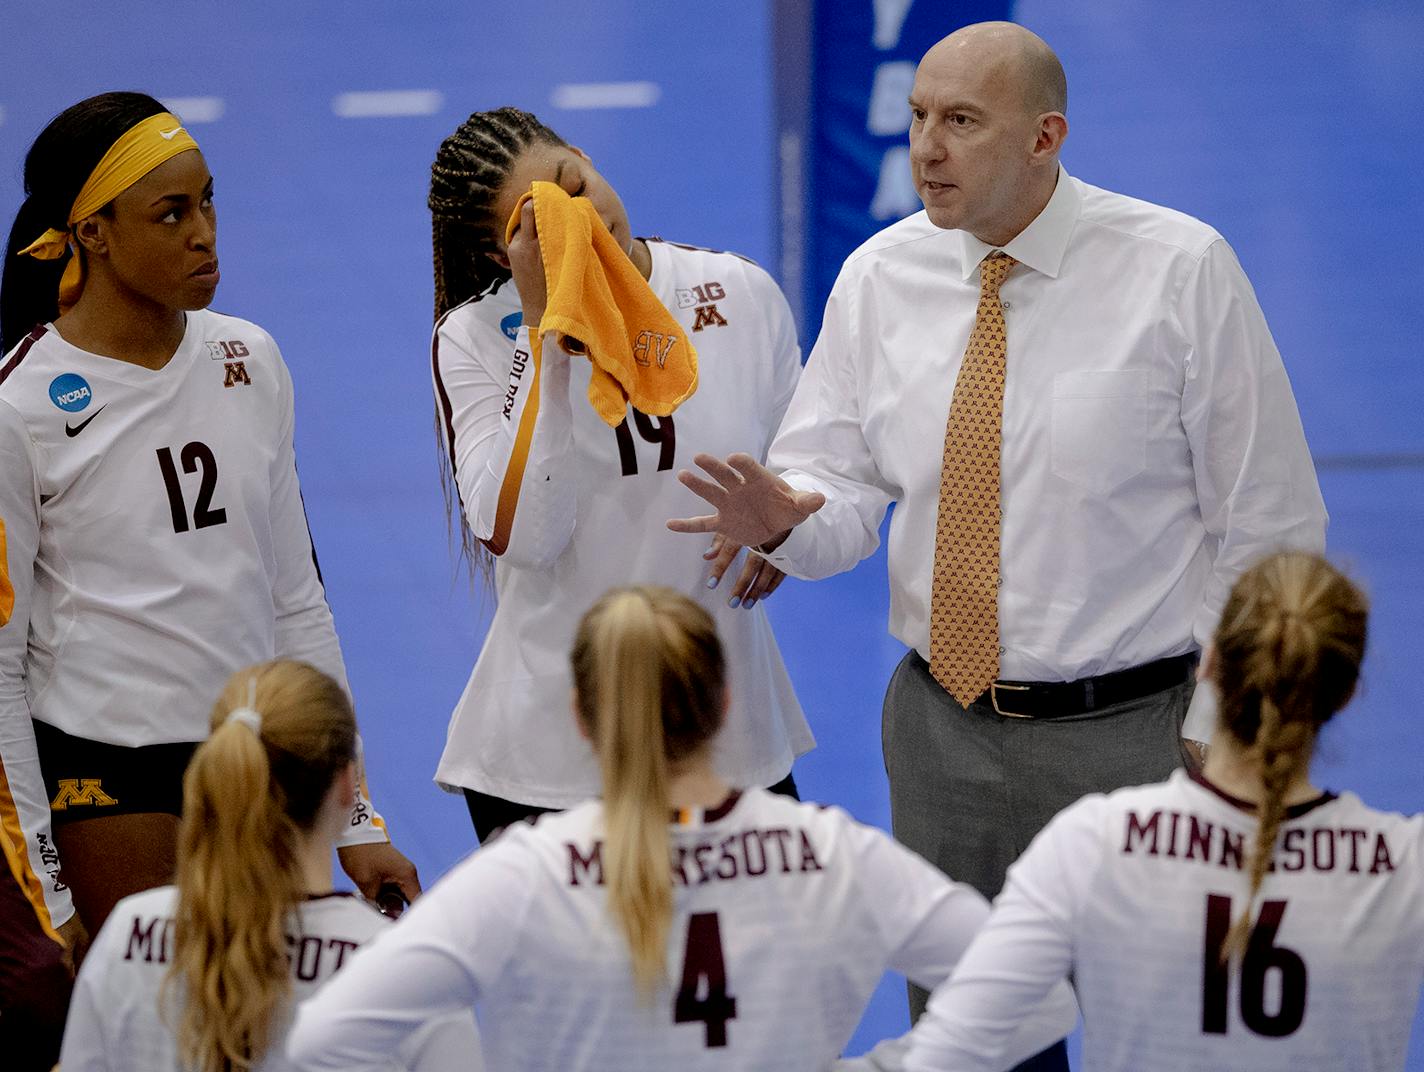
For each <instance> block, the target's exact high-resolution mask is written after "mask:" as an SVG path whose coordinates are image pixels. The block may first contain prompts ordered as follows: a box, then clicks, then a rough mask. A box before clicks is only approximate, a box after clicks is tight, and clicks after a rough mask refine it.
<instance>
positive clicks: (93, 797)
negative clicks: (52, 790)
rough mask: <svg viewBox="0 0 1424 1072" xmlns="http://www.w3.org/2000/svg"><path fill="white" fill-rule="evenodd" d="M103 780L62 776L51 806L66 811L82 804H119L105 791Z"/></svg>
mask: <svg viewBox="0 0 1424 1072" xmlns="http://www.w3.org/2000/svg"><path fill="white" fill-rule="evenodd" d="M102 781H103V779H100V778H61V779H60V780H59V792H58V793H57V794H56V795H55V798H54V799H53V800H51V801H50V802H49V806H50V808H51V809H53V810H54V811H64V810H65V809H66V808H69V807H76V806H78V805H81V804H94V805H97V806H99V807H107V806H108V805H110V804H117V803H118V801H117V800H115V799H114V798H113V797H111V796H109V794H108V793H106V792H104V789H103V786H102V784H101V783H102Z"/></svg>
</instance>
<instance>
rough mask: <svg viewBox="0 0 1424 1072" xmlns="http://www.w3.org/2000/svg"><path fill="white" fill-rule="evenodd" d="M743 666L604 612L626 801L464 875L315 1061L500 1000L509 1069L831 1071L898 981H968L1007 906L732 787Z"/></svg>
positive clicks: (433, 894)
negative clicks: (721, 750)
mask: <svg viewBox="0 0 1424 1072" xmlns="http://www.w3.org/2000/svg"><path fill="white" fill-rule="evenodd" d="M723 658H724V655H723V651H722V648H721V645H720V644H719V643H718V640H717V633H716V630H715V628H714V625H713V621H712V618H711V617H710V616H709V615H708V613H707V612H706V611H705V610H703V609H702V607H701V606H699V605H698V604H696V603H694V602H693V601H691V600H690V599H688V598H687V597H685V596H682V595H680V594H678V593H675V592H672V591H671V590H669V589H666V588H648V587H634V588H624V589H618V590H615V591H613V592H611V593H609V594H608V595H606V596H605V597H604V598H602V599H600V600H599V601H598V603H596V604H595V605H594V607H593V608H592V609H591V610H590V611H589V612H588V613H587V614H586V615H585V616H584V618H583V620H582V621H581V622H580V624H579V627H578V632H577V636H576V639H575V641H574V648H573V657H572V663H573V679H574V683H575V696H574V703H575V708H576V719H577V725H578V726H579V728H580V730H581V731H582V732H583V733H584V734H586V735H587V736H588V738H589V739H590V740H591V741H592V743H593V748H594V751H595V752H596V753H597V755H598V758H599V761H600V763H601V765H602V771H603V798H602V800H601V801H592V802H587V803H584V804H582V805H580V806H578V807H576V808H573V809H571V810H569V811H567V812H566V813H564V814H562V815H549V816H541V817H539V818H538V819H537V821H536V822H534V823H533V824H532V825H531V824H519V825H516V826H512V827H510V828H509V829H508V830H506V831H505V833H504V834H503V835H501V836H500V837H499V838H498V839H497V840H495V841H494V842H493V843H492V844H490V845H489V846H487V847H486V848H483V849H481V850H480V851H478V852H476V853H474V854H473V855H472V856H471V857H469V858H468V859H467V860H465V862H464V863H462V864H460V865H459V866H457V867H456V868H455V870H454V871H452V872H451V873H450V875H448V876H447V877H446V878H445V879H444V880H442V881H441V882H440V883H439V884H438V885H436V886H435V887H434V888H433V889H432V890H431V891H430V892H428V893H427V894H425V895H424V896H423V897H422V898H421V900H420V901H419V902H417V903H416V905H415V906H414V907H413V908H412V909H411V910H410V912H409V913H407V915H406V917H405V918H404V919H402V920H401V922H400V925H399V926H398V927H396V928H395V929H393V930H392V931H391V933H390V934H389V935H387V936H385V937H384V938H383V939H382V940H381V941H380V942H379V943H377V944H376V945H374V946H372V947H371V948H370V949H369V950H367V951H366V952H365V953H363V954H362V956H360V957H359V958H357V960H356V962H355V963H354V964H353V965H352V967H351V969H350V970H349V971H347V972H346V973H344V974H343V975H341V976H338V977H337V978H336V979H335V980H333V984H332V986H331V987H330V988H329V989H327V990H324V991H323V992H322V993H320V994H318V995H317V996H316V997H315V999H313V1001H312V1002H309V1003H308V1004H307V1005H305V1006H304V1007H303V1008H302V1010H301V1011H300V1012H299V1014H298V1021H297V1025H296V1027H295V1028H294V1031H293V1035H292V1040H291V1048H290V1050H289V1055H290V1056H291V1057H292V1058H293V1060H294V1061H295V1062H296V1064H297V1065H298V1066H299V1067H301V1068H305V1069H311V1070H316V1069H343V1070H347V1072H356V1070H363V1069H374V1068H377V1067H379V1066H380V1061H381V1055H382V1054H383V1053H385V1052H387V1050H388V1049H389V1048H390V1047H392V1046H394V1045H397V1044H398V1043H399V1041H400V1040H401V1039H403V1038H404V1037H405V1036H406V1035H407V1034H408V1032H410V1031H411V1030H413V1029H414V1028H415V1027H416V1026H417V1025H420V1024H422V1023H425V1022H427V1021H428V1020H430V1019H431V1018H433V1017H438V1016H441V1015H447V1014H448V1013H450V1012H451V1011H453V1010H459V1009H468V1008H470V1007H471V1006H472V1005H476V1004H478V1005H479V1006H480V1007H481V1012H482V1016H481V1025H482V1031H483V1033H484V1042H485V1053H486V1056H487V1059H488V1061H489V1064H490V1067H492V1068H499V1069H505V1070H519V1069H559V1070H561V1072H575V1070H580V1069H608V1070H615V1069H616V1070H619V1072H625V1070H635V1069H667V1068H677V1069H689V1070H696V1069H729V1068H746V1069H752V1068H755V1069H760V1070H776V1069H788V1070H789V1069H808V1070H809V1069H817V1070H823V1069H825V1068H827V1067H829V1065H830V1063H831V1061H832V1060H833V1059H834V1058H835V1057H836V1056H837V1055H838V1054H839V1052H840V1049H841V1047H842V1046H843V1045H844V1044H845V1042H846V1040H847V1039H849V1038H850V1035H851V1032H852V1030H853V1029H854V1028H855V1025H856V1022H857V1021H858V1020H859V1018H860V1015H861V1012H862V1011H863V1008H864V1005H865V1002H866V999H867V998H868V997H869V996H870V993H871V991H872V990H873V989H874V987H875V985H876V983H877V982H878V981H879V979H880V976H881V974H882V973H883V972H884V971H885V969H886V968H887V967H892V968H895V969H897V970H900V971H903V972H905V973H906V974H908V975H909V976H910V977H911V978H914V979H917V980H920V981H921V982H924V981H925V980H939V979H942V978H944V976H945V975H946V974H947V973H948V972H949V970H950V968H951V967H952V966H953V964H954V961H955V960H956V958H957V957H958V956H959V953H960V951H961V950H962V949H963V948H964V946H965V945H966V943H967V942H968V940H969V937H970V935H971V934H972V932H973V931H974V929H975V928H976V927H977V926H978V925H979V924H980V922H981V921H982V920H983V919H984V917H985V915H986V913H987V905H986V903H985V901H984V899H983V898H982V897H981V896H980V895H979V894H978V893H976V892H975V891H974V890H972V889H970V888H969V887H967V886H961V885H956V884H954V883H952V882H950V881H949V880H948V879H946V878H945V877H944V876H943V875H942V874H940V873H939V872H938V871H937V870H935V869H934V868H933V867H931V866H930V865H929V864H927V863H926V862H925V861H924V860H922V859H920V858H919V857H918V856H915V855H914V854H913V853H911V852H910V851H909V850H907V849H904V848H901V847H900V846H899V845H897V844H895V842H894V841H892V840H891V839H890V838H889V837H888V836H886V835H885V834H883V833H881V832H880V831H877V830H872V829H869V828H867V827H863V826H860V825H859V824H857V823H855V822H853V821H852V820H851V819H850V818H849V817H848V816H847V815H846V814H845V813H844V812H841V811H839V810H837V809H822V808H819V807H817V806H814V805H810V804H802V803H800V802H798V801H794V800H791V799H789V798H787V797H784V796H780V795H776V794H772V793H769V792H767V791H765V790H761V789H748V790H746V791H744V792H742V791H737V790H734V789H732V788H730V787H729V786H728V784H727V783H726V782H725V781H724V780H723V779H722V778H721V777H719V776H718V775H717V773H716V771H715V768H714V765H713V759H712V756H713V741H714V738H715V736H716V734H717V731H718V729H719V727H720V726H721V725H722V722H723V717H724V714H725V711H726V708H727V703H728V691H727V674H726V671H727V669H730V668H729V667H725V666H724V662H723ZM392 980H399V985H392ZM1074 1012H1075V1010H1074V1007H1073V1005H1072V1001H1071V999H1070V998H1069V997H1068V994H1067V989H1066V987H1065V988H1063V989H1062V992H1061V993H1060V994H1057V995H1055V997H1054V999H1053V1000H1052V1001H1051V1002H1049V1003H1046V1004H1044V1005H1043V1006H1042V1007H1041V1008H1040V1009H1038V1010H1035V1011H1034V1012H1033V1013H1031V1014H1030V1015H1029V1016H1027V1017H1025V1020H1024V1025H1023V1029H1022V1032H1021V1034H1020V1037H1019V1039H1018V1040H1016V1043H1015V1045H1016V1046H1018V1047H1021V1048H1022V1053H1021V1055H1027V1054H1029V1053H1032V1052H1035V1051H1036V1050H1038V1049H1041V1048H1042V1047H1043V1046H1045V1045H1046V1044H1048V1043H1049V1042H1051V1041H1053V1040H1055V1039H1057V1038H1059V1037H1061V1036H1062V1035H1063V1034H1065V1033H1066V1032H1067V1031H1068V1030H1069V1029H1070V1028H1071V1026H1072V1023H1073V1015H1074Z"/></svg>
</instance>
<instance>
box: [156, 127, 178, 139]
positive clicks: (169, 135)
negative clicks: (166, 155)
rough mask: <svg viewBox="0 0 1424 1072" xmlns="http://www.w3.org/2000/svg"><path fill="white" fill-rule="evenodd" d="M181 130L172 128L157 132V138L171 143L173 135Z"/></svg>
mask: <svg viewBox="0 0 1424 1072" xmlns="http://www.w3.org/2000/svg"><path fill="white" fill-rule="evenodd" d="M182 129H183V128H182V127H174V128H173V129H172V130H160V131H159V132H158V136H159V137H160V138H162V139H163V140H164V141H172V140H173V135H175V134H177V133H178V132H179V131H180V130H182Z"/></svg>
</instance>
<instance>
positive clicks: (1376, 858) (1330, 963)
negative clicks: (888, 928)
mask: <svg viewBox="0 0 1424 1072" xmlns="http://www.w3.org/2000/svg"><path fill="white" fill-rule="evenodd" d="M1255 830H1256V819H1255V816H1254V814H1253V811H1252V809H1251V807H1250V806H1249V805H1244V804H1243V803H1242V802H1241V801H1237V800H1234V798H1230V797H1227V796H1226V795H1224V794H1223V793H1221V792H1220V791H1219V790H1217V789H1215V788H1214V787H1212V786H1210V785H1209V783H1205V782H1199V781H1194V780H1193V779H1191V778H1190V777H1189V776H1188V775H1186V774H1184V773H1183V772H1180V771H1179V772H1177V773H1176V774H1174V775H1173V776H1172V777H1171V779H1169V780H1168V781H1167V782H1165V783H1162V784H1160V785H1150V786H1141V787H1137V788H1132V789H1123V790H1119V791H1118V792H1116V793H1112V794H1111V795H1109V796H1098V795H1094V796H1090V797H1086V798H1084V799H1083V800H1081V801H1079V802H1078V803H1077V804H1074V805H1073V806H1072V807H1070V808H1068V809H1066V810H1065V811H1063V812H1062V813H1061V814H1060V815H1058V817H1057V818H1055V819H1054V820H1053V822H1051V823H1050V824H1049V825H1048V826H1047V827H1046V828H1045V829H1044V830H1043V831H1042V832H1041V833H1040V834H1039V835H1038V837H1037V838H1036V839H1035V840H1034V842H1033V843H1032V844H1031V845H1030V846H1029V848H1028V850H1027V851H1026V852H1025V853H1024V855H1023V856H1022V857H1021V858H1020V859H1019V861H1018V862H1017V863H1016V864H1014V865H1013V867H1011V868H1010V870H1009V875H1008V882H1007V885H1006V886H1005V888H1004V892H1003V893H1002V894H1000V895H999V899H998V900H997V901H996V902H995V904H994V912H993V915H992V916H991V917H990V919H989V922H988V923H987V924H986V925H985V926H984V929H983V930H982V931H981V932H980V934H979V936H978V937H977V938H976V939H975V940H974V943H973V944H972V945H971V946H970V948H969V951H968V952H967V953H966V954H965V955H964V959H963V960H962V961H961V962H960V964H959V967H958V968H957V969H956V970H955V972H954V975H953V977H952V979H951V980H950V982H949V983H948V984H947V985H946V986H944V987H942V988H941V989H940V990H939V991H938V992H936V993H935V994H934V995H933V997H932V998H931V1000H930V1004H929V1011H928V1013H927V1014H926V1015H925V1016H924V1017H923V1018H921V1020H920V1022H919V1024H918V1025H917V1026H916V1028H915V1031H914V1033H913V1039H914V1042H913V1046H912V1049H911V1053H910V1056H909V1058H908V1065H907V1067H908V1068H910V1069H912V1070H915V1072H929V1070H931V1069H950V1068H952V1069H956V1070H970V1069H987V1068H993V1067H996V1064H995V1055H996V1054H998V1053H999V1052H1001V1050H1000V1045H1001V1042H1002V1041H1003V1040H1004V1039H1005V1038H1006V1037H1007V1036H1008V1034H1009V1032H1010V1031H1011V1030H1012V1028H1013V1027H1014V1025H1015V1023H1016V1021H1017V1017H1018V1016H1019V1015H1021V1014H1022V1013H1023V1012H1025V1011H1027V1010H1029V1009H1031V1008H1033V1007H1034V1005H1035V1003H1036V1002H1037V1001H1039V1000H1041V998H1042V995H1043V994H1044V993H1045V992H1046V991H1047V990H1048V988H1049V987H1050V986H1052V985H1053V984H1054V983H1056V982H1059V981H1061V980H1062V979H1063V978H1064V977H1065V976H1067V975H1068V974H1069V973H1070V972H1071V973H1072V976H1073V980H1074V984H1075V987H1076V989H1077V992H1078V1000H1079V1002H1080V1003H1081V1005H1082V1008H1083V1019H1084V1025H1085V1026H1084V1042H1083V1059H1084V1062H1085V1065H1086V1067H1088V1068H1092V1069H1094V1070H1096V1072H1115V1070H1122V1072H1128V1070H1133V1072H1138V1070H1141V1069H1153V1070H1155V1072H1178V1070H1180V1072H1187V1070H1197V1069H1207V1068H1210V1069H1225V1068H1249V1069H1253V1070H1259V1072H1315V1070H1319V1072H1326V1070H1338V1069H1346V1068H1348V1069H1352V1070H1361V1072H1365V1070H1368V1072H1399V1070H1400V1069H1402V1068H1403V1067H1404V1058H1405V1049H1406V1047H1407V1046H1408V1043H1409V1030H1410V1023H1411V1021H1412V1019H1413V1016H1414V1010H1415V1008H1416V1006H1417V1004H1418V1002H1419V992H1420V985H1421V982H1424V860H1421V853H1424V817H1419V816H1415V817H1413V818H1406V817H1404V816H1401V815H1397V814H1393V813H1387V812H1380V811H1375V810H1374V809H1372V808H1369V807H1367V806H1366V805H1364V804H1363V803H1361V801H1360V799H1359V798H1358V797H1356V796H1355V795H1354V794H1352V793H1345V794H1342V795H1341V796H1339V797H1335V796H1332V795H1329V794H1327V795H1325V796H1323V797H1321V798H1319V799H1317V800H1316V801H1314V802H1311V803H1306V804H1302V805H1299V806H1296V807H1294V808H1292V809H1290V811H1289V812H1288V818H1287V820H1286V822H1285V823H1284V825H1283V827H1282V831H1281V835H1280V839H1279V841H1278V843H1277V847H1276V852H1275V856H1274V861H1273V866H1272V869H1271V871H1270V872H1269V873H1268V874H1267V875H1266V878H1265V882H1264V883H1263V884H1262V886H1261V890H1260V893H1259V896H1258V897H1257V901H1256V906H1255V908H1254V910H1253V913H1252V919H1253V921H1254V926H1253V930H1252V932H1251V937H1250V940H1249V944H1248V947H1247V950H1246V954H1245V956H1244V958H1242V957H1239V956H1238V957H1233V958H1232V960H1231V962H1230V964H1229V965H1227V964H1223V963H1222V962H1221V960H1220V957H1219V950H1220V948H1221V943H1222V940H1223V939H1224V938H1225V936H1226V934H1227V931H1228V930H1229V929H1230V927H1231V925H1232V923H1234V922H1235V920H1236V919H1237V917H1238V916H1239V915H1240V914H1241V913H1242V912H1243V911H1244V910H1245V907H1246V900H1247V895H1248V892H1249V888H1250V884H1249V873H1248V871H1247V870H1246V867H1247V861H1248V860H1249V857H1250V852H1251V846H1252V844H1253V841H1254V837H1255Z"/></svg>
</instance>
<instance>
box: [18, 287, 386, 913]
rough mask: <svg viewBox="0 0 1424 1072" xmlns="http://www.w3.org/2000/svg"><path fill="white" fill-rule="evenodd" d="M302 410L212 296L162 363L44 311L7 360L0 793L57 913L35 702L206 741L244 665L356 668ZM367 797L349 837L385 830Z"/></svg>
mask: <svg viewBox="0 0 1424 1072" xmlns="http://www.w3.org/2000/svg"><path fill="white" fill-rule="evenodd" d="M292 428H293V404H292V381H291V377H290V375H289V374H288V372H287V367H286V365H285V364H284V363H283V361H282V357H281V354H280V353H279V352H278V350H277V346H276V344H275V343H274V342H273V341H272V339H271V337H270V336H269V335H268V334H267V333H266V332H265V331H263V330H262V329H261V328H260V327H258V326H257V325H255V324H251V323H249V322H247V321H245V320H239V319H237V318H235V317H230V316H224V315H222V314H219V313H214V312H209V311H200V312H190V313H189V314H188V324H187V330H186V332H185V334H184V336H183V341H182V343H181V344H180V345H179V347H178V350H177V352H176V353H174V355H173V357H172V358H171V359H170V360H169V362H168V364H167V365H165V366H164V367H163V368H162V369H159V370H157V371H155V370H152V369H147V368H143V367H140V366H138V365H133V364H129V363H126V362H123V361H116V360H114V359H112V358H108V357H103V356H100V355H97V354H91V353H88V352H86V351H84V350H80V349H78V348H77V347H75V346H71V345H70V344H69V343H67V342H66V341H65V340H64V339H63V338H62V337H61V335H60V334H59V332H58V331H57V330H55V328H54V327H53V326H52V325H49V326H43V327H38V328H36V329H35V330H34V331H33V332H32V333H31V334H30V335H29V336H27V337H26V338H25V339H24V340H23V341H22V342H21V343H20V344H19V346H17V347H16V348H15V349H14V350H12V351H11V352H10V353H9V354H8V355H7V356H6V358H5V359H4V360H3V361H0V518H3V519H4V523H5V534H6V543H7V564H8V573H9V577H10V580H11V583H12V585H13V587H14V611H13V614H12V616H11V619H10V621H9V622H8V623H7V624H6V625H5V626H4V628H0V757H3V759H4V764H5V773H6V775H7V778H8V781H9V787H10V793H11V796H12V798H13V799H12V800H5V799H0V818H4V819H5V820H6V821H10V822H12V823H15V824H17V825H18V826H19V827H20V828H21V829H22V830H23V831H24V835H25V844H26V848H27V850H28V852H29V855H30V860H31V863H32V866H33V867H34V869H35V871H36V873H37V874H39V875H41V876H42V877H44V878H45V879H46V883H45V884H46V900H47V903H48V905H49V909H50V914H51V916H52V917H53V921H54V922H55V923H60V922H63V921H64V920H65V919H67V918H68V917H69V915H70V914H71V912H72V906H71V905H70V904H69V897H68V891H67V889H66V888H65V887H64V886H63V884H62V883H61V882H60V880H59V860H58V856H57V855H56V853H55V852H54V845H53V840H52V838H51V835H50V825H49V801H48V799H47V797H46V794H45V789H44V784H43V782H42V780H41V778H40V771H39V764H38V760H37V758H36V754H35V742H34V730H33V726H32V724H31V718H32V717H33V718H34V719H37V720H39V721H41V722H46V723H49V724H50V725H52V726H55V727H57V728H59V729H60V730H63V731H64V732H65V733H69V734H73V735H75V736H79V737H85V738H88V739H90V740H95V741H103V742H106V743H110V744H116V745H125V746H136V745H149V744H160V743H165V742H175V741H201V740H203V739H204V738H205V737H207V735H208V715H209V713H210V712H211V710H212V705H213V702H214V701H215V700H216V698H217V695H218V692H219V690H221V688H222V686H223V685H224V684H225V683H226V681H227V679H228V677H229V676H230V675H231V674H232V672H233V671H235V670H238V669H240V668H241V667H243V666H246V665H249V664H251V663H256V662H261V661H263V660H266V659H272V658H275V657H283V658H291V659H300V660H303V661H305V662H308V663H311V664H312V665H314V666H316V667H317V668H318V669H320V670H323V671H325V672H326V673H327V674H330V675H331V676H332V677H334V678H335V679H336V680H337V681H339V682H341V684H342V685H343V686H345V685H346V672H345V668H344V666H343V663H342V659H341V648H340V645H339V644H338V642H337V638H336V631H335V629H334V627H333V625H332V619H331V611H330V609H329V608H328V607H327V603H326V595H325V592H324V590H323V588H322V583H321V578H320V576H319V574H318V571H317V566H316V558H315V554H314V552H313V549H312V542H311V535H310V533H309V531H308V529H307V522H306V514H305V512H304V510H303V507H302V499H301V492H300V490H299V488H298V485H297V470H296V461H295V455H294V454H293V450H292ZM363 808H364V811H363V810H362V809H363ZM358 813H359V818H360V819H361V820H362V821H361V822H360V823H357V824H356V825H354V826H353V827H352V829H351V831H350V832H349V834H348V835H347V836H346V837H345V838H343V842H342V843H343V844H359V843H362V842H365V841H372V840H384V838H385V834H384V831H383V830H382V829H379V827H381V826H382V825H383V824H381V823H380V822H379V817H378V816H375V815H374V812H372V811H371V810H370V808H369V805H366V804H362V805H360V806H358ZM357 817H358V814H357V813H353V821H354V820H355V819H356V818H357ZM372 817H374V821H368V820H370V819H372Z"/></svg>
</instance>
